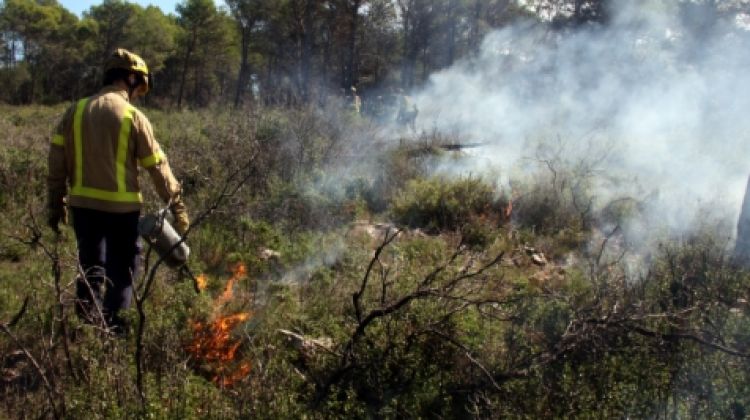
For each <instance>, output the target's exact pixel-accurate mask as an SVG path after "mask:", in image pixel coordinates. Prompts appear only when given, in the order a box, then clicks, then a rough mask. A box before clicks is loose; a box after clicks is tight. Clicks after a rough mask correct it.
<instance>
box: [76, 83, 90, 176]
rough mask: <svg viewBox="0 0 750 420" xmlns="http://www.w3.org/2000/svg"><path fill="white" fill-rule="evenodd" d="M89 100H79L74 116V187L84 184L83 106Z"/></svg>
mask: <svg viewBox="0 0 750 420" xmlns="http://www.w3.org/2000/svg"><path fill="white" fill-rule="evenodd" d="M88 102H89V98H84V99H81V100H80V101H78V105H76V113H75V116H74V117H73V142H74V143H75V152H76V178H75V180H74V183H73V187H74V188H75V187H81V186H83V134H81V122H82V121H83V108H85V107H86V104H87V103H88Z"/></svg>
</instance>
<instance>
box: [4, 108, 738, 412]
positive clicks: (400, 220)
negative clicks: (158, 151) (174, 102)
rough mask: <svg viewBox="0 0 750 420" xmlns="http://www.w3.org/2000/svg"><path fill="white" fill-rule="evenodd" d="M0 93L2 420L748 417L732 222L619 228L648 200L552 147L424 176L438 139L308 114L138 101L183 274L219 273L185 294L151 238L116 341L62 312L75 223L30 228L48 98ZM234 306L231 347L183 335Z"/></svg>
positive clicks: (36, 223)
mask: <svg viewBox="0 0 750 420" xmlns="http://www.w3.org/2000/svg"><path fill="white" fill-rule="evenodd" d="M0 111H1V112H0V115H1V116H0V132H3V133H4V141H3V143H2V147H1V148H0V206H1V208H2V212H3V214H4V217H3V218H2V219H0V224H1V231H2V236H1V237H0V282H1V283H2V287H0V322H2V324H0V328H1V329H2V331H1V333H2V335H1V336H2V339H0V369H1V370H0V373H2V377H1V378H0V394H1V395H2V399H1V400H2V405H1V406H0V413H2V414H1V415H0V416H2V417H7V418H50V417H52V418H91V419H93V418H138V417H144V418H420V417H425V418H472V417H473V418H550V417H552V418H569V417H574V418H624V417H629V418H743V417H744V416H745V413H746V410H747V409H748V407H750V392H748V389H749V385H750V364H748V363H747V360H748V356H749V353H750V350H748V346H749V345H750V337H749V336H748V331H750V329H748V316H749V315H750V306H748V299H750V296H749V295H750V277H748V274H747V273H746V272H745V271H743V270H740V269H737V268H735V267H733V266H732V265H731V262H730V260H729V258H728V256H727V249H728V247H729V245H730V244H728V243H727V239H726V238H727V237H729V236H731V235H730V233H731V232H730V229H731V228H732V227H731V226H721V225H719V226H717V225H710V226H707V227H706V228H705V229H701V226H696V227H695V229H694V230H693V232H692V233H690V234H687V235H681V236H679V237H670V236H664V237H663V238H661V239H658V238H657V239H656V240H655V242H656V244H657V246H655V247H653V248H649V249H648V250H644V249H633V248H632V247H631V246H630V243H629V242H628V238H627V235H626V234H625V233H624V230H623V229H622V226H624V225H625V224H626V223H627V221H628V220H629V219H630V218H637V217H639V214H638V201H637V197H634V198H632V199H629V200H624V199H621V200H619V201H616V202H612V203H609V205H603V206H594V205H592V203H593V196H592V192H591V190H590V185H591V184H590V183H591V181H592V180H591V176H592V175H591V172H590V171H589V172H587V171H583V172H581V171H577V170H576V169H575V168H570V167H565V165H564V164H563V163H562V161H555V160H546V161H544V162H542V163H540V165H539V167H538V168H537V170H536V171H532V172H530V173H528V174H526V175H525V176H524V177H518V179H514V180H513V182H512V185H513V189H512V190H511V189H510V188H509V187H503V186H501V185H499V184H497V183H496V182H494V180H491V179H485V178H483V177H482V176H479V175H471V176H465V177H448V176H438V175H435V174H433V173H432V172H431V170H430V168H431V162H434V161H436V160H440V159H452V158H454V157H455V152H446V151H441V150H442V149H441V148H440V147H439V145H440V142H441V141H445V140H446V139H444V138H442V137H440V136H438V135H434V136H431V135H422V136H414V135H411V134H408V133H401V138H398V136H397V135H396V134H394V133H384V132H381V131H380V130H379V129H378V128H377V127H375V126H373V125H372V124H370V123H369V122H367V121H365V120H363V119H360V118H359V117H352V118H348V117H345V118H343V119H338V118H334V117H330V116H327V115H328V114H323V113H320V112H317V111H311V110H297V111H290V110H287V111H278V110H273V109H257V110H253V111H248V110H244V111H232V112H230V111H226V110H210V109H207V110H202V111H191V112H188V111H185V112H177V113H163V112H160V111H157V110H148V111H147V112H148V114H149V116H150V117H151V119H152V122H153V123H154V126H155V129H156V135H157V137H158V138H159V139H160V141H161V142H162V144H163V145H164V148H165V149H166V151H167V153H168V155H169V158H170V160H171V161H172V165H173V167H174V168H175V172H176V174H177V177H178V178H179V179H180V180H181V181H182V182H183V184H184V189H185V198H186V200H187V202H188V204H189V208H190V210H191V216H192V217H193V219H194V221H195V222H196V225H195V226H194V227H193V228H192V229H191V231H190V233H189V235H188V243H189V245H190V247H191V252H192V254H191V258H190V262H189V266H190V269H191V271H192V272H193V273H194V274H195V275H199V274H200V275H201V278H202V279H205V280H206V283H207V284H206V286H205V288H204V290H203V291H202V292H201V293H200V294H198V293H196V292H195V291H194V287H193V284H192V280H191V279H190V278H189V276H187V275H185V274H184V273H178V272H176V271H174V270H171V269H169V268H167V267H165V266H164V265H155V263H156V261H157V258H156V256H155V255H154V253H153V252H145V253H144V254H145V255H146V256H147V257H148V259H149V260H148V264H147V265H146V270H145V271H144V272H143V273H141V274H140V275H139V277H138V279H137V281H136V283H137V289H138V296H139V299H138V304H137V305H134V307H133V308H132V309H131V310H129V311H128V312H127V313H126V316H127V317H128V319H129V320H130V321H131V329H130V333H129V335H128V336H127V337H126V338H118V337H112V336H109V335H107V334H105V333H104V332H103V331H101V330H100V329H99V328H96V327H93V326H91V325H86V324H82V323H81V322H80V321H79V320H78V319H77V318H76V316H75V314H74V310H73V305H74V287H73V285H74V280H75V275H76V259H75V252H76V251H75V249H76V248H75V240H74V237H73V232H72V229H70V228H66V229H65V230H64V234H63V235H62V236H61V237H59V238H58V237H55V236H54V234H53V233H52V232H51V231H50V230H49V229H47V228H46V227H44V220H45V213H44V209H45V202H44V201H45V194H46V187H45V172H46V168H45V167H46V152H47V148H48V143H49V138H48V137H49V133H50V132H51V130H52V127H53V125H54V123H55V122H56V119H57V118H58V116H59V114H60V112H61V111H62V108H61V107H24V108H15V107H8V106H4V107H3V108H2V109H1V110H0ZM459 153H460V152H459ZM580 167H581V166H579V167H578V168H580ZM142 182H143V184H144V186H145V185H147V184H148V179H147V178H143V179H142ZM146 191H147V196H148V205H149V208H148V209H147V210H148V211H153V210H156V209H157V207H156V206H157V201H156V199H155V196H154V194H153V193H152V192H151V191H150V190H149V187H146ZM238 267H242V268H238ZM243 269H244V270H243ZM230 278H232V279H233V280H232V281H231V282H230ZM149 280H153V281H149ZM228 282H229V287H227V285H228ZM236 314H244V315H243V317H240V318H233V321H232V322H227V323H225V324H224V325H225V326H229V328H228V331H227V335H226V336H225V337H224V339H225V342H224V343H223V346H219V347H217V349H216V351H223V352H224V355H223V356H222V355H219V356H216V357H213V358H212V357H208V356H206V354H205V353H201V351H200V350H196V346H197V347H200V346H198V345H197V344H196V343H199V342H198V341H196V340H197V338H196V337H197V336H198V331H199V328H198V327H197V325H198V323H200V324H201V325H213V324H211V322H213V321H216V320H219V319H222V318H221V317H231V316H233V315H236ZM216 325H218V323H217V324H216ZM217 328H218V327H217ZM201 331H204V332H205V331H206V329H205V328H203V329H202V330H201ZM216 334H217V335H218V334H219V332H218V331H217V332H216Z"/></svg>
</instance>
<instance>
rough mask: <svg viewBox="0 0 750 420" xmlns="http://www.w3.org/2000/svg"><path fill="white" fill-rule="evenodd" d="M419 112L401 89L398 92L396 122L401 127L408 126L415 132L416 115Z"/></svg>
mask: <svg viewBox="0 0 750 420" xmlns="http://www.w3.org/2000/svg"><path fill="white" fill-rule="evenodd" d="M418 114H419V110H418V109H417V104H416V103H414V101H413V100H412V98H411V97H410V96H408V95H405V94H404V91H403V90H402V89H399V90H398V115H397V116H396V121H397V122H398V123H399V125H401V126H405V127H406V126H408V127H409V128H410V129H411V130H412V131H415V130H416V122H417V115H418Z"/></svg>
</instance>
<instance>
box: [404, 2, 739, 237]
mask: <svg viewBox="0 0 750 420" xmlns="http://www.w3.org/2000/svg"><path fill="white" fill-rule="evenodd" d="M612 3H616V4H617V5H616V7H617V9H616V10H613V11H612V15H611V16H612V18H611V19H610V21H609V23H608V24H607V25H606V26H597V25H584V26H583V27H581V28H579V29H570V30H554V29H551V28H550V26H549V25H546V24H544V23H539V22H523V23H520V24H515V25H513V26H510V27H506V28H503V29H500V30H497V31H495V32H492V33H490V34H489V35H488V36H487V37H486V39H485V40H484V42H483V45H482V47H481V51H480V52H479V53H478V55H477V56H476V57H474V58H472V59H468V60H465V61H463V62H460V63H458V64H456V65H454V66H453V67H451V68H448V69H446V70H444V71H441V72H439V73H436V74H434V75H432V76H431V78H430V80H429V83H428V86H427V87H426V88H425V89H423V90H422V91H420V92H418V93H417V94H415V95H414V98H415V101H416V103H417V105H418V107H419V118H418V124H419V126H420V129H422V130H425V131H431V130H435V129H437V130H439V131H444V132H460V133H462V134H463V135H464V137H466V138H469V139H471V140H472V141H478V142H484V143H487V144H488V145H487V146H486V147H484V148H483V149H482V150H481V152H480V153H478V154H477V155H476V156H473V157H471V159H473V161H472V164H471V165H469V167H470V168H471V169H470V170H471V171H473V172H475V173H476V172H477V171H481V170H484V169H486V168H494V170H499V171H500V172H504V173H506V174H507V173H508V172H509V171H510V170H511V169H512V168H514V167H517V166H518V165H519V162H522V161H523V160H524V158H529V157H533V155H534V153H535V151H536V149H535V147H533V144H534V142H536V141H538V140H540V139H541V140H543V141H557V140H556V139H560V140H559V141H561V142H562V143H563V144H564V145H565V153H566V154H567V155H568V159H569V160H573V159H576V158H578V159H586V158H587V157H590V155H591V154H592V153H598V152H599V151H601V150H602V149H608V148H609V149H610V150H609V153H608V158H607V159H605V160H602V161H601V162H600V163H599V165H600V168H599V169H602V170H603V171H605V172H606V173H607V174H608V175H614V176H617V177H620V179H626V180H633V182H628V183H620V185H619V186H617V187H615V186H613V185H612V184H606V185H607V186H606V189H605V188H604V187H602V188H603V189H602V191H600V192H599V193H598V195H599V196H600V197H601V198H602V200H604V198H606V197H614V196H619V195H623V194H630V193H632V191H635V190H640V191H643V194H650V196H651V197H655V198H654V199H653V200H652V201H651V202H649V203H648V205H649V207H648V208H649V210H650V211H651V212H652V214H651V215H652V216H653V217H656V218H658V219H659V220H661V221H662V222H663V223H664V224H665V226H666V227H667V228H670V229H677V230H682V231H684V229H687V228H689V227H690V226H691V225H692V224H693V223H695V222H696V218H697V217H699V215H702V214H703V213H702V211H703V210H704V209H705V208H706V206H709V205H711V206H714V207H715V208H718V209H723V210H721V211H724V212H726V209H730V210H729V214H725V216H726V217H727V218H734V219H732V220H736V217H737V214H738V212H739V209H740V205H741V202H742V195H743V194H744V191H745V182H746V179H747V176H748V173H749V172H750V153H749V152H750V78H749V77H748V76H747V74H748V73H747V72H748V69H750V49H749V48H748V46H750V42H748V39H749V38H750V32H748V31H747V30H746V29H745V26H744V25H743V24H742V22H744V20H743V19H744V18H743V17H742V15H738V16H720V17H719V20H718V21H716V23H715V24H712V23H713V21H711V20H710V19H709V18H708V17H706V16H702V15H699V16H690V15H686V14H685V13H684V12H682V13H681V12H680V10H681V9H680V4H679V3H678V2H677V1H673V2H669V1H648V0H640V1H635V0H634V1H627V2H612ZM634 182H637V183H638V185H634ZM602 185H605V184H602ZM701 217H702V216H701Z"/></svg>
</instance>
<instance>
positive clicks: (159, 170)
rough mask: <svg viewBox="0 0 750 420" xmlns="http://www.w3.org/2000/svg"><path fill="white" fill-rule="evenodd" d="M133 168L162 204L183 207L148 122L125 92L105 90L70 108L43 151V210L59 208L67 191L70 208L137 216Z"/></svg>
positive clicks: (138, 195)
mask: <svg viewBox="0 0 750 420" xmlns="http://www.w3.org/2000/svg"><path fill="white" fill-rule="evenodd" d="M139 165H140V166H141V167H143V168H145V169H146V170H148V172H149V174H150V175H151V179H152V181H153V183H154V186H155V189H156V191H157V193H158V194H159V196H160V197H161V198H162V199H163V200H164V201H165V202H167V201H170V200H172V203H173V209H174V208H175V207H184V205H183V204H182V200H181V198H180V184H179V183H178V182H177V180H176V179H175V177H174V175H173V174H172V170H171V169H170V167H169V163H168V161H167V157H166V155H165V154H164V153H163V152H162V150H161V147H160V146H159V144H158V143H157V142H156V140H155V138H154V134H153V130H152V128H151V123H150V122H149V121H148V119H147V118H146V116H145V115H143V113H141V112H140V111H139V110H137V109H136V108H135V107H134V106H132V105H131V104H130V102H129V100H128V93H127V91H125V90H124V89H120V88H118V87H116V86H107V87H105V88H103V89H102V90H101V91H100V92H99V93H98V94H96V95H94V96H91V97H88V98H84V99H81V100H79V101H78V102H76V103H75V104H74V105H72V106H71V107H70V108H69V109H68V110H67V112H66V113H65V114H64V116H63V118H62V120H61V121H60V123H59V124H58V126H57V129H56V131H55V134H54V136H53V138H52V145H51V147H50V152H49V176H48V179H47V185H48V194H49V196H48V199H49V201H48V203H49V206H50V208H53V207H56V206H62V205H63V202H64V200H65V195H66V194H67V193H68V188H69V189H70V190H69V198H68V204H69V205H70V206H72V207H81V208H89V209H94V210H101V211H107V212H113V213H126V212H132V211H138V210H140V209H141V206H142V202H143V199H142V197H141V192H140V187H139V185H138V166H139Z"/></svg>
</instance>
